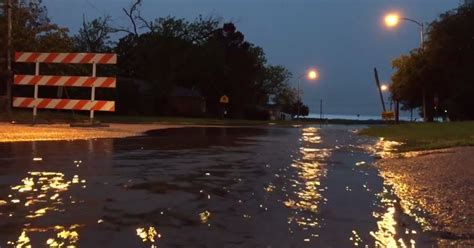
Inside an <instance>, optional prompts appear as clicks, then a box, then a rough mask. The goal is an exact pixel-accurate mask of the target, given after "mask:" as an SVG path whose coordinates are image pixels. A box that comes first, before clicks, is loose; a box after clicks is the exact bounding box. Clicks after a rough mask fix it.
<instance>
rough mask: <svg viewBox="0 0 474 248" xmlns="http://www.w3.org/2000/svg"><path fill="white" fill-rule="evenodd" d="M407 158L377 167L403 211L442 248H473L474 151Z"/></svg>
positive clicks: (387, 160)
mask: <svg viewBox="0 0 474 248" xmlns="http://www.w3.org/2000/svg"><path fill="white" fill-rule="evenodd" d="M404 155H405V157H404V158H384V159H381V160H379V161H378V162H377V163H376V166H377V167H378V168H379V169H380V170H381V173H382V175H383V177H384V178H385V179H386V180H387V182H388V183H389V184H390V185H392V186H393V187H394V189H395V191H396V194H397V195H398V196H399V198H400V199H401V202H400V203H401V205H402V207H403V208H404V210H405V211H406V212H407V213H409V214H411V215H413V216H415V218H417V220H419V222H421V223H422V224H423V225H424V226H425V227H426V228H429V229H431V230H432V231H433V232H434V233H435V235H436V236H437V237H439V238H440V241H439V244H440V246H441V247H452V246H456V247H474V147H459V148H449V149H442V150H434V151H424V152H416V153H406V154H404ZM423 212H424V213H426V215H424V214H423Z"/></svg>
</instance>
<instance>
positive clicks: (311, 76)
mask: <svg viewBox="0 0 474 248" xmlns="http://www.w3.org/2000/svg"><path fill="white" fill-rule="evenodd" d="M303 77H306V78H307V79H308V80H311V81H314V80H316V79H318V77H319V73H318V71H316V69H309V70H307V71H306V73H303V74H301V75H300V76H299V77H298V106H297V107H298V115H297V118H298V120H299V119H300V102H301V98H300V83H301V79H302V78H303Z"/></svg>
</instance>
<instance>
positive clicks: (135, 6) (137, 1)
mask: <svg viewBox="0 0 474 248" xmlns="http://www.w3.org/2000/svg"><path fill="white" fill-rule="evenodd" d="M141 2H142V0H134V3H133V4H132V6H131V7H130V9H129V10H127V9H125V8H123V12H125V15H127V16H128V18H129V19H130V22H131V23H132V27H133V33H132V32H130V31H128V32H129V33H132V34H135V36H136V37H138V27H137V23H136V20H135V19H136V18H137V16H136V15H135V14H134V13H135V12H136V11H137V10H138V7H139V6H140V5H141Z"/></svg>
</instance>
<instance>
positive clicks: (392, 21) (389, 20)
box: [385, 14, 400, 27]
mask: <svg viewBox="0 0 474 248" xmlns="http://www.w3.org/2000/svg"><path fill="white" fill-rule="evenodd" d="M399 21H400V16H398V15H397V14H388V15H386V16H385V25H387V26H388V27H394V26H397V25H398V22H399Z"/></svg>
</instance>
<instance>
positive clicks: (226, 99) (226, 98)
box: [219, 95, 229, 103]
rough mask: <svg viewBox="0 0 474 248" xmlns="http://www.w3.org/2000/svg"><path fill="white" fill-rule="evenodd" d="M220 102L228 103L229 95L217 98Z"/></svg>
mask: <svg viewBox="0 0 474 248" xmlns="http://www.w3.org/2000/svg"><path fill="white" fill-rule="evenodd" d="M219 101H220V103H229V97H228V96H226V95H223V96H221V99H220V100H219Z"/></svg>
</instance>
